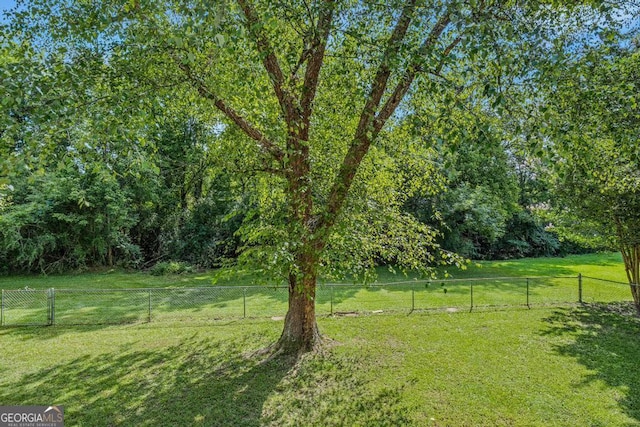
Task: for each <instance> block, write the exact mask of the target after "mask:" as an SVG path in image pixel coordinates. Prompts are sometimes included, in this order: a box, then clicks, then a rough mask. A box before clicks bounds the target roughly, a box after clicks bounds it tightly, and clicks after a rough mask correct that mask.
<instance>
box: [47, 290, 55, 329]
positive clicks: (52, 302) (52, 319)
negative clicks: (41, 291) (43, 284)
mask: <svg viewBox="0 0 640 427" xmlns="http://www.w3.org/2000/svg"><path fill="white" fill-rule="evenodd" d="M48 294H49V295H48V296H49V298H48V299H47V300H48V301H47V302H48V304H47V305H48V306H49V307H48V308H49V325H50V326H53V325H55V323H56V290H55V289H54V288H50V289H49V291H48Z"/></svg>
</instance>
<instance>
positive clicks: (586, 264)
mask: <svg viewBox="0 0 640 427" xmlns="http://www.w3.org/2000/svg"><path fill="white" fill-rule="evenodd" d="M447 272H448V273H449V274H450V276H451V277H453V278H455V279H463V278H474V277H505V276H506V277H538V276H575V275H577V274H578V273H581V274H583V275H585V276H593V277H598V278H602V279H609V280H616V281H626V276H625V273H624V265H623V263H622V259H621V256H620V254H619V253H598V254H589V255H572V256H568V257H564V258H528V259H519V260H508V261H480V262H472V263H471V264H470V265H469V266H468V267H467V269H466V270H457V269H451V268H450V269H448V270H447ZM217 273H218V272H217V271H206V272H198V273H186V274H180V275H169V276H153V275H151V274H148V273H144V272H127V271H122V270H118V269H105V270H101V271H96V272H89V273H78V274H64V275H49V276H42V275H40V276H39V275H30V276H0V289H24V288H25V287H29V288H33V289H47V288H61V289H85V288H100V289H136V288H163V287H199V286H210V285H212V284H214V281H215V284H216V285H220V286H246V285H251V284H252V280H253V279H255V277H254V276H252V275H251V274H249V273H239V274H236V275H224V276H220V277H218V274H217ZM444 273H445V272H444V270H443V271H440V272H439V275H440V276H443V275H444ZM416 278H417V276H416V275H412V274H409V275H408V276H403V275H402V274H399V273H397V274H393V273H391V272H390V271H389V270H388V269H387V268H384V267H381V268H379V269H378V280H377V282H379V283H392V282H399V281H406V280H413V279H416ZM345 283H349V282H345Z"/></svg>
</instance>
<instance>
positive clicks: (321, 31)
mask: <svg viewBox="0 0 640 427" xmlns="http://www.w3.org/2000/svg"><path fill="white" fill-rule="evenodd" d="M323 5H324V7H323V8H322V10H321V12H320V17H319V18H318V27H317V29H316V30H315V32H314V35H313V39H312V42H311V46H310V49H309V52H310V53H309V55H308V58H309V62H308V64H307V70H306V72H305V76H304V85H303V89H302V94H301V99H300V106H301V108H302V120H303V123H304V126H303V132H302V133H303V134H302V135H301V138H302V139H303V140H305V141H306V140H308V139H309V120H310V118H311V113H312V111H313V100H314V99H315V96H316V93H317V90H318V81H319V77H320V69H321V68H322V64H323V62H324V54H325V49H326V47H327V41H328V39H329V31H330V30H331V23H332V21H333V11H334V7H335V1H334V0H327V1H325V2H324V3H323ZM304 57H305V54H304V52H303V56H301V60H303V58H304ZM304 60H306V58H304ZM303 62H304V61H303Z"/></svg>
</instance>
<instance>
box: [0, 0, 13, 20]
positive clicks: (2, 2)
mask: <svg viewBox="0 0 640 427" xmlns="http://www.w3.org/2000/svg"><path fill="white" fill-rule="evenodd" d="M15 5H16V1H15V0H0V22H4V11H5V10H7V9H11V8H12V7H13V6H15Z"/></svg>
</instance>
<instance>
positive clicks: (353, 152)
mask: <svg viewBox="0 0 640 427" xmlns="http://www.w3.org/2000/svg"><path fill="white" fill-rule="evenodd" d="M415 5H416V0H407V2H406V3H405V5H404V7H403V8H402V14H401V15H400V18H398V21H397V23H396V25H395V27H394V29H393V31H392V33H391V36H390V37H389V41H388V42H387V46H386V48H385V50H384V53H383V56H382V61H381V63H380V66H379V67H378V71H377V72H376V75H375V77H374V80H373V84H372V86H371V91H370V93H369V96H368V98H367V101H366V103H365V106H364V108H363V110H362V113H361V115H360V121H359V122H358V127H357V128H356V131H355V135H354V138H353V141H352V143H351V146H350V147H349V150H348V151H347V153H346V155H345V157H344V159H343V161H342V164H341V166H340V170H339V171H338V175H337V176H336V178H335V181H334V183H333V186H332V187H331V191H330V192H329V199H328V201H327V208H326V211H325V213H324V217H323V218H321V219H320V221H319V222H318V225H317V227H318V228H320V229H322V230H323V231H324V230H326V229H328V228H329V227H331V226H332V225H333V224H335V222H336V220H337V216H338V213H339V212H340V210H341V209H342V206H343V204H344V201H345V199H346V197H347V194H348V192H349V189H350V188H351V185H352V183H353V179H354V177H355V174H356V171H357V170H358V167H359V166H360V163H361V162H362V159H363V158H364V156H365V155H366V153H367V152H368V151H369V147H370V145H371V141H372V139H373V135H372V134H371V132H370V131H371V130H372V129H371V124H372V121H373V119H374V117H375V113H376V110H377V109H378V107H379V105H380V101H381V99H382V96H383V94H384V92H385V90H386V88H387V84H388V81H389V76H390V75H391V71H392V63H393V62H394V59H395V57H396V56H397V55H398V52H399V51H400V47H401V46H402V42H403V40H404V38H405V36H406V34H407V30H408V29H409V25H410V24H411V20H412V18H413V14H414V10H415Z"/></svg>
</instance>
